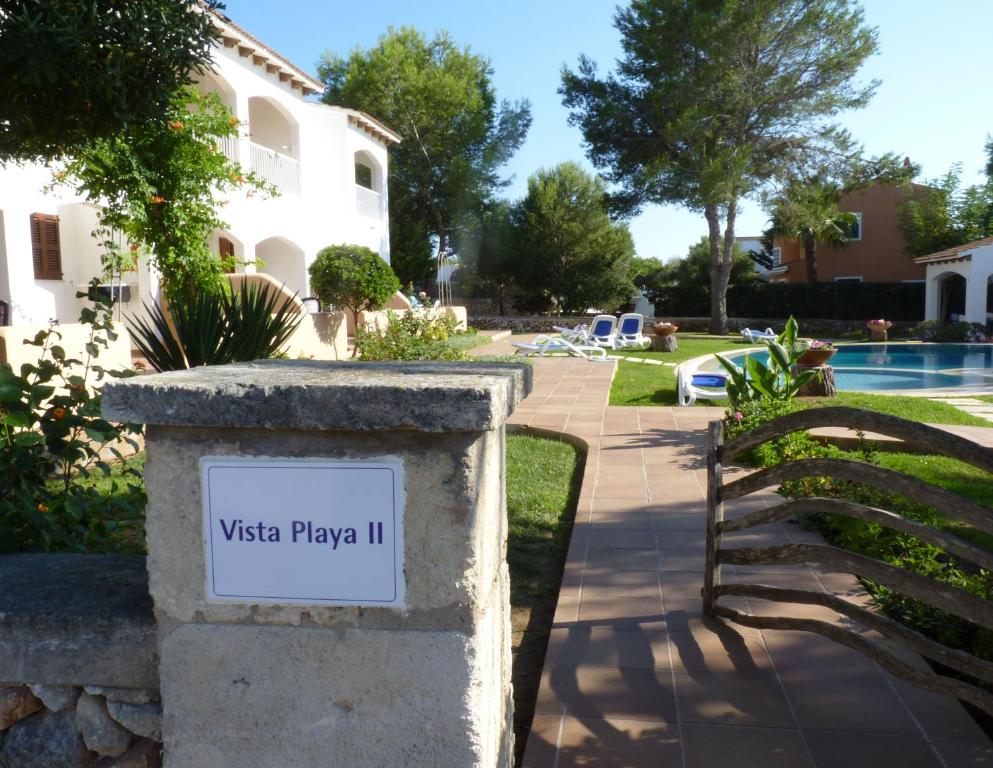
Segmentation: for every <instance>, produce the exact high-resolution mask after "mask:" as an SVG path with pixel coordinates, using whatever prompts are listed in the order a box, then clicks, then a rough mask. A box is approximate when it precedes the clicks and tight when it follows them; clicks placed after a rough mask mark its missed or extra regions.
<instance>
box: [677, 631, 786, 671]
mask: <svg viewBox="0 0 993 768" xmlns="http://www.w3.org/2000/svg"><path fill="white" fill-rule="evenodd" d="M669 647H670V654H671V656H672V666H673V669H677V670H682V671H685V672H714V673H721V674H723V673H732V672H737V673H739V674H743V675H757V674H767V673H770V672H772V671H773V668H772V662H771V661H770V659H769V654H768V653H767V652H766V649H765V643H764V642H763V641H762V636H761V635H759V634H756V633H753V632H742V631H739V630H738V629H737V628H736V627H734V626H730V625H724V626H715V627H707V626H703V625H701V624H697V625H695V626H694V627H693V628H692V629H690V628H687V629H685V630H684V629H682V628H679V629H678V630H674V631H673V632H671V633H670V634H669Z"/></svg>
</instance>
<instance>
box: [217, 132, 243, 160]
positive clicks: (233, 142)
mask: <svg viewBox="0 0 993 768" xmlns="http://www.w3.org/2000/svg"><path fill="white" fill-rule="evenodd" d="M217 149H218V150H219V151H220V153H221V154H222V155H224V156H225V157H226V158H227V159H228V160H230V161H232V162H234V163H237V162H238V136H237V135H235V136H222V137H221V138H220V139H218V140H217Z"/></svg>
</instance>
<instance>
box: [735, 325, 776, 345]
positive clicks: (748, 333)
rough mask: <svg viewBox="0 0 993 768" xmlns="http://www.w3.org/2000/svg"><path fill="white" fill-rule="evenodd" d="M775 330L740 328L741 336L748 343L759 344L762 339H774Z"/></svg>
mask: <svg viewBox="0 0 993 768" xmlns="http://www.w3.org/2000/svg"><path fill="white" fill-rule="evenodd" d="M776 335H777V334H776V332H775V331H774V330H772V328H766V329H765V330H764V331H753V330H752V329H751V328H742V329H741V336H742V338H744V340H745V341H747V342H748V343H749V344H759V343H761V342H763V341H775V340H776Z"/></svg>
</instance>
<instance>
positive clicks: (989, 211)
mask: <svg viewBox="0 0 993 768" xmlns="http://www.w3.org/2000/svg"><path fill="white" fill-rule="evenodd" d="M986 157H987V162H986V166H985V171H986V179H985V181H983V182H981V183H979V184H973V185H971V186H968V187H963V186H962V166H961V165H958V164H957V165H954V166H952V168H951V169H949V171H948V173H946V174H945V175H944V176H942V177H940V178H938V179H932V180H930V181H927V182H925V184H924V185H914V186H913V187H911V188H910V189H909V192H908V197H907V201H906V203H904V204H903V205H902V206H901V207H900V209H899V211H898V223H899V227H900V231H901V233H902V234H903V236H904V239H905V240H906V241H907V250H908V251H910V255H911V256H926V255H927V254H929V253H935V252H936V251H941V250H944V249H945V248H952V247H954V246H956V245H962V244H964V243H968V242H971V241H973V240H978V239H980V238H982V237H990V236H993V138H987V139H986Z"/></svg>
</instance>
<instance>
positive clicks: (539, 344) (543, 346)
mask: <svg viewBox="0 0 993 768" xmlns="http://www.w3.org/2000/svg"><path fill="white" fill-rule="evenodd" d="M510 345H511V346H512V347H516V348H517V354H519V355H521V354H522V355H525V356H530V355H534V354H537V355H538V357H545V355H553V354H560V355H572V356H574V357H582V358H584V359H586V360H590V361H592V362H594V363H603V362H606V361H607V360H608V359H609V358H608V357H607V350H605V349H604V348H603V347H595V346H593V345H591V344H573V343H572V342H571V341H568V340H566V339H564V338H562V337H561V336H546V335H544V334H542V335H540V336H535V338H534V341H531V342H525V341H512V342H510Z"/></svg>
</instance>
